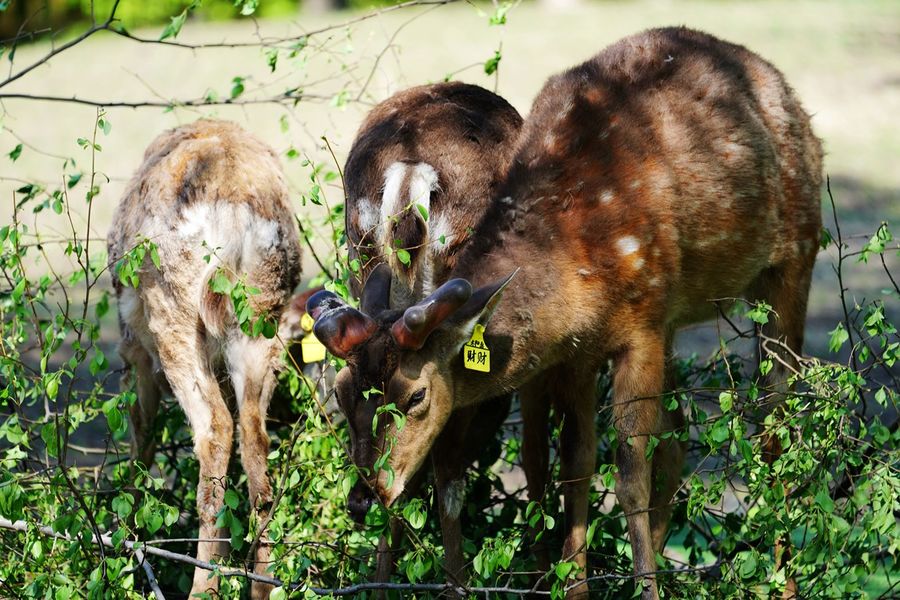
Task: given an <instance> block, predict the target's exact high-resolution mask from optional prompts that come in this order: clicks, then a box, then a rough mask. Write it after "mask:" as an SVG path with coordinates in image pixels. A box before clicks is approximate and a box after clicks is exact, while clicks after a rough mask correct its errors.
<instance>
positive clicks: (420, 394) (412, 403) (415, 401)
mask: <svg viewBox="0 0 900 600" xmlns="http://www.w3.org/2000/svg"><path fill="white" fill-rule="evenodd" d="M424 399H425V388H422V389H420V390H417V391H415V392H413V394H412V395H411V396H410V397H409V408H415V407H416V406H418V405H419V404H421V403H422V400H424ZM407 410H409V409H407Z"/></svg>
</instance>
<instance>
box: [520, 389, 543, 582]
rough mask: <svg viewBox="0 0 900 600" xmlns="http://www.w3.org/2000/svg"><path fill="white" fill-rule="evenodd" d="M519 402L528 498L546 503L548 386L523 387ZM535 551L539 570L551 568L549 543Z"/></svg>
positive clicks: (535, 545) (536, 532) (538, 544)
mask: <svg viewBox="0 0 900 600" xmlns="http://www.w3.org/2000/svg"><path fill="white" fill-rule="evenodd" d="M519 405H520V407H521V411H522V468H523V470H524V471H525V481H526V484H527V486H528V499H529V500H531V501H532V502H540V503H541V504H543V502H544V496H545V494H546V492H547V481H548V479H549V477H550V472H549V467H550V445H549V431H548V424H549V420H550V402H549V401H548V399H547V398H546V393H545V389H544V386H542V385H541V384H540V383H538V382H532V383H529V384H528V385H526V386H524V387H523V388H522V389H520V390H519ZM537 534H538V531H537V530H534V529H532V531H531V537H532V539H534V538H535V537H537ZM533 553H534V556H535V559H536V560H537V567H538V570H540V571H543V572H546V571H548V570H549V569H550V554H549V553H548V551H547V546H546V544H545V543H543V542H535V544H534V546H533Z"/></svg>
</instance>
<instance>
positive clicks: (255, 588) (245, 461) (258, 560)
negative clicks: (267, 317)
mask: <svg viewBox="0 0 900 600" xmlns="http://www.w3.org/2000/svg"><path fill="white" fill-rule="evenodd" d="M276 353H277V348H276V346H275V343H274V342H273V341H272V340H267V339H265V338H254V339H249V338H245V339H242V340H240V341H238V342H237V343H234V344H233V347H232V348H229V350H228V352H227V353H226V366H227V368H228V373H229V375H230V376H231V381H232V383H233V385H234V394H235V397H236V398H237V403H238V427H239V431H240V451H241V465H242V466H243V468H244V472H245V473H246V474H247V488H248V492H249V496H250V506H251V509H252V510H253V511H254V512H255V513H256V522H257V523H258V524H259V527H260V531H258V532H257V538H258V541H257V543H256V546H255V548H253V547H251V548H250V551H251V552H254V551H255V555H254V556H253V558H252V560H253V563H254V564H253V572H254V573H256V574H258V575H265V574H266V569H267V568H268V566H269V557H270V551H271V548H270V546H269V544H268V542H266V541H265V533H266V532H265V526H266V525H267V524H268V518H269V512H270V511H271V510H272V509H273V507H272V485H271V482H270V481H269V473H268V463H267V457H268V454H269V434H268V432H267V431H266V412H267V410H268V407H269V401H270V400H271V398H272V393H273V392H274V390H275V383H276V381H275V372H274V370H273V368H272V364H273V361H272V360H271V359H272V358H273V357H274V356H275V355H276ZM250 589H251V592H250V596H251V598H253V599H254V600H261V599H264V598H268V597H269V592H271V591H272V586H271V585H269V584H266V583H260V582H257V581H254V582H252V584H251V587H250Z"/></svg>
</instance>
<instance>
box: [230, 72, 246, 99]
mask: <svg viewBox="0 0 900 600" xmlns="http://www.w3.org/2000/svg"><path fill="white" fill-rule="evenodd" d="M244 81H246V79H245V78H243V77H235V78H233V79H232V80H231V99H232V100H234V99H235V98H237V97H238V96H240V95H241V94H243V93H244Z"/></svg>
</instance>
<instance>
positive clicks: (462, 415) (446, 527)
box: [431, 407, 478, 584]
mask: <svg viewBox="0 0 900 600" xmlns="http://www.w3.org/2000/svg"><path fill="white" fill-rule="evenodd" d="M477 410H478V407H467V408H462V409H460V410H457V411H455V412H454V413H453V414H452V415H451V416H450V420H449V421H447V425H446V426H445V427H444V429H443V431H442V432H441V434H440V435H439V436H438V438H437V440H435V443H434V447H433V448H432V450H431V463H432V468H433V469H434V483H435V488H436V490H437V497H438V510H439V513H440V521H441V534H442V537H443V541H444V572H445V574H446V575H447V579H448V580H449V581H450V582H451V583H455V584H460V583H461V582H462V581H463V579H464V573H463V570H464V560H463V551H462V529H461V526H460V522H459V515H460V512H461V511H462V507H463V503H464V502H465V494H466V480H465V475H466V469H467V468H468V466H469V462H470V461H468V460H466V456H465V454H466V452H467V451H468V450H469V448H468V447H467V446H468V443H469V442H470V440H468V439H467V436H468V434H469V433H470V428H469V426H470V424H471V423H472V418H473V417H474V416H475V414H476V412H477Z"/></svg>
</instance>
